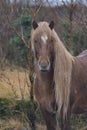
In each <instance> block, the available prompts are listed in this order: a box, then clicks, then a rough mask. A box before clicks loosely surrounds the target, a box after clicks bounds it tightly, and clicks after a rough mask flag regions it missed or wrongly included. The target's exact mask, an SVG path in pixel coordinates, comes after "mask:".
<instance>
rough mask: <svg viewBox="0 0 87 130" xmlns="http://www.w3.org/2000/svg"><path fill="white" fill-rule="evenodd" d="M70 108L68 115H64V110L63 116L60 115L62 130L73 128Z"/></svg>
mask: <svg viewBox="0 0 87 130" xmlns="http://www.w3.org/2000/svg"><path fill="white" fill-rule="evenodd" d="M70 115H71V113H70V109H68V111H67V114H66V117H65V118H64V117H63V112H61V117H60V121H61V130H71V126H70Z"/></svg>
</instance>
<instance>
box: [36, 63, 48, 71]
mask: <svg viewBox="0 0 87 130" xmlns="http://www.w3.org/2000/svg"><path fill="white" fill-rule="evenodd" d="M38 65H39V70H40V71H42V72H46V71H49V69H50V62H49V61H48V62H47V63H45V62H40V61H39V63H38Z"/></svg>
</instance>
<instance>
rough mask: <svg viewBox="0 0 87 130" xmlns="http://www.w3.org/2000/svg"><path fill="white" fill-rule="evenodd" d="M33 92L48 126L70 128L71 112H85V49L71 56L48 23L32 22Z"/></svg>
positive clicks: (56, 129)
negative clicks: (33, 55) (59, 121)
mask: <svg viewBox="0 0 87 130" xmlns="http://www.w3.org/2000/svg"><path fill="white" fill-rule="evenodd" d="M33 28H34V29H33V31H32V43H33V45H32V48H33V50H34V53H35V72H36V79H35V87H34V90H35V96H36V99H37V100H38V103H39V106H40V109H41V111H42V114H43V117H44V119H45V121H46V125H47V130H59V125H58V121H57V119H56V117H57V113H58V114H59V117H60V119H61V130H70V115H71V112H73V113H77V114H79V113H82V112H87V51H84V52H83V53H81V54H80V55H79V56H77V57H73V56H71V55H70V54H69V53H68V52H67V51H66V49H65V47H64V46H63V45H62V42H61V41H60V39H59V38H58V36H57V34H56V33H55V31H54V30H53V22H51V23H50V24H48V23H46V22H41V23H39V25H38V24H37V23H36V22H33Z"/></svg>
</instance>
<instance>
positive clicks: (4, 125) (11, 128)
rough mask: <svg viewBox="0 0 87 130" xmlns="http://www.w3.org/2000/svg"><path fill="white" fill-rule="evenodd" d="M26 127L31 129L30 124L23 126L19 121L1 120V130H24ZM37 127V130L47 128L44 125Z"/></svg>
mask: <svg viewBox="0 0 87 130" xmlns="http://www.w3.org/2000/svg"><path fill="white" fill-rule="evenodd" d="M25 125H26V127H27V128H28V129H30V127H29V124H23V123H21V122H20V121H19V120H18V119H8V120H0V130H7V129H8V130H23V128H24V127H25ZM36 127H37V130H46V126H45V125H42V124H41V125H40V124H39V125H38V124H37V126H36Z"/></svg>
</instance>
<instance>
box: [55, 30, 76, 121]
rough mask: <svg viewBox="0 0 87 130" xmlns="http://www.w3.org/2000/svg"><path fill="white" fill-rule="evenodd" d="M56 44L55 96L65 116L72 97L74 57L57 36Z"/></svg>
mask: <svg viewBox="0 0 87 130" xmlns="http://www.w3.org/2000/svg"><path fill="white" fill-rule="evenodd" d="M53 34H54V35H55V37H56V43H54V44H55V53H56V54H55V56H56V58H55V67H54V81H55V96H56V103H57V104H58V113H59V114H60V112H61V109H63V118H65V116H66V114H67V109H68V104H69V99H70V83H71V73H72V62H73V61H74V57H73V56H72V55H71V54H70V53H69V52H68V51H67V50H66V48H65V47H64V45H63V43H62V42H61V40H60V39H59V37H58V36H57V34H56V32H55V31H54V33H53Z"/></svg>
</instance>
